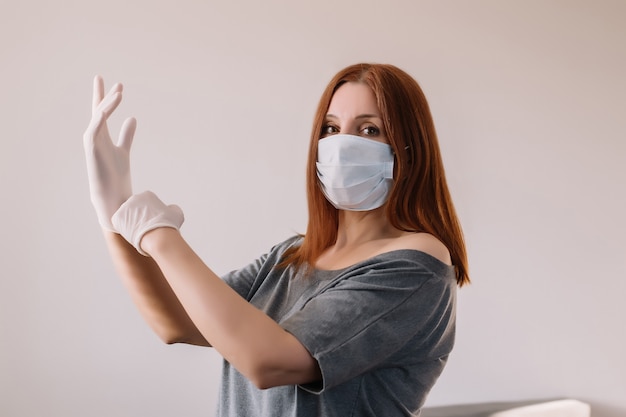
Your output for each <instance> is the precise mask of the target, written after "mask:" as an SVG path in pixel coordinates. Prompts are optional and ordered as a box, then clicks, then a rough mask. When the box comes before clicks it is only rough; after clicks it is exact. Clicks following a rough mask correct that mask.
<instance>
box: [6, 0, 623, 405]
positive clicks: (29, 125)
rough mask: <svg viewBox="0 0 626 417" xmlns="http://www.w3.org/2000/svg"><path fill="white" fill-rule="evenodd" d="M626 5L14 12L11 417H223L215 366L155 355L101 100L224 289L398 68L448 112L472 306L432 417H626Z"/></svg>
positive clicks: (70, 6) (81, 5)
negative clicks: (95, 135) (377, 73)
mask: <svg viewBox="0 0 626 417" xmlns="http://www.w3.org/2000/svg"><path fill="white" fill-rule="evenodd" d="M624 21H626V2H624V1H620V0H615V1H610V0H602V1H596V0H593V1H592V0H587V1H574V0H572V1H566V0H545V1H539V0H531V1H526V0H524V1H522V0H517V1H513V0H511V1H499V0H493V1H490V0H474V1H461V0H459V1H452V0H430V1H414V0H390V1H385V2H382V1H373V0H368V1H364V0H339V1H338V0H333V1H330V0H319V1H308V2H295V1H294V2H290V1H279V0H270V1H264V2H257V1H252V0H248V1H239V2H236V1H232V2H230V1H213V2H208V1H193V0H179V1H176V2H174V1H169V2H168V1H163V0H156V1H155V0H138V1H126V0H124V1H122V0H111V1H107V2H95V1H79V0H74V1H55V2H51V1H44V0H27V1H20V2H17V1H8V0H2V2H1V3H0V60H1V61H0V63H1V65H0V83H1V85H2V89H1V93H0V141H1V147H0V190H1V193H2V204H1V205H0V219H1V220H2V236H3V239H1V240H0V262H1V265H2V269H1V273H0V276H1V278H0V415H2V416H6V417H13V416H20V417H22V416H24V417H26V416H28V417H31V416H64V417H70V416H86V415H88V416H92V417H100V416H102V417H104V416H107V417H108V416H113V415H115V416H117V417H125V416H147V415H150V416H155V417H159V416H171V415H181V416H182V415H185V416H208V415H212V413H213V408H214V404H215V401H216V392H217V386H218V380H219V374H220V371H219V358H218V357H217V355H215V354H214V353H213V352H210V351H208V350H204V349H201V348H193V347H186V346H165V345H163V344H161V343H160V342H159V341H158V340H157V338H156V337H155V336H154V335H153V334H152V333H151V332H150V330H149V329H148V328H147V326H145V325H144V324H143V322H142V321H141V319H140V318H139V316H138V314H137V313H136V311H135V309H134V307H133V305H132V304H131V303H130V301H129V298H128V297H127V295H126V293H125V292H124V290H123V288H122V287H121V284H120V283H119V281H118V279H117V278H116V276H115V275H114V273H113V269H112V266H111V264H110V263H109V261H108V259H107V255H106V252H105V247H104V244H103V242H102V240H101V237H100V233H99V229H98V225H97V222H96V218H95V215H94V214H93V211H92V208H91V205H90V202H89V196H88V189H87V180H86V174H85V167H84V160H83V154H82V143H81V139H82V132H83V130H84V128H85V127H86V125H87V123H88V121H89V116H90V114H89V113H90V99H91V80H92V77H93V76H94V75H95V74H98V73H99V74H102V75H103V76H104V77H105V81H106V82H107V85H108V86H110V85H111V84H112V83H113V82H115V81H122V82H123V83H124V84H125V86H126V93H125V98H124V102H123V104H122V106H121V107H120V108H119V109H118V111H117V113H116V114H115V117H114V118H113V120H112V127H113V130H117V129H119V126H120V125H121V122H122V120H123V118H125V117H127V116H131V115H132V116H136V117H137V118H138V121H139V125H138V131H137V135H136V138H135V145H134V150H133V155H132V163H133V170H134V171H133V174H134V186H135V190H137V191H141V190H144V189H146V188H150V189H153V190H154V191H156V192H157V193H158V194H159V195H160V196H161V197H162V198H163V199H164V200H166V201H169V202H176V203H178V204H179V205H181V206H182V207H183V208H184V210H185V213H186V217H187V221H186V224H185V226H184V228H183V232H184V235H185V236H186V237H187V238H188V240H189V241H190V242H191V244H192V245H193V247H194V248H195V249H196V250H197V251H198V253H199V254H200V255H201V256H202V257H203V258H204V259H205V260H206V262H207V263H208V264H209V265H211V266H212V267H213V268H214V269H215V270H217V271H218V272H226V271H227V270H230V269H232V268H236V267H239V266H242V265H243V264H245V263H246V262H247V261H249V260H251V259H252V258H254V257H256V256H257V255H259V254H260V253H262V252H263V251H265V250H267V249H268V248H269V247H270V246H271V245H273V244H274V243H276V242H277V241H279V240H281V239H283V238H286V237H288V236H289V235H291V234H292V233H294V232H302V231H304V228H305V223H306V205H305V196H304V191H303V186H304V175H303V174H304V170H303V164H304V161H305V154H306V148H307V145H306V143H307V140H308V136H309V125H310V122H311V120H312V115H313V110H314V107H315V105H316V103H317V99H318V96H319V94H320V93H321V90H322V88H323V87H324V85H325V84H326V83H327V82H328V80H329V79H330V77H331V76H332V75H333V74H334V73H335V72H336V71H337V70H339V69H340V68H342V67H344V66H346V65H348V64H352V63H355V62H359V61H373V62H385V63H393V64H395V65H397V66H399V67H401V68H403V69H405V70H406V71H408V72H409V73H411V74H412V75H413V76H414V77H415V78H416V79H417V80H418V81H419V82H420V83H421V85H422V86H423V88H424V90H425V92H426V94H427V96H428V97H429V99H430V103H431V107H432V110H433V113H434V116H435V121H436V124H437V126H438V132H439V135H440V140H441V146H442V148H443V149H442V150H443V153H444V158H445V163H446V166H447V172H448V177H449V181H450V186H451V188H452V192H453V196H454V198H455V201H456V204H457V208H458V211H459V214H460V216H461V220H462V222H463V225H464V227H465V231H466V235H467V236H466V237H467V242H468V246H469V255H470V262H471V272H472V276H473V279H474V284H473V285H472V286H470V287H468V288H466V289H463V290H461V291H460V304H459V311H458V313H459V319H458V325H459V326H458V327H459V328H458V342H457V347H456V350H455V352H454V354H453V356H452V357H451V359H450V362H449V366H448V367H447V369H446V370H445V372H444V374H443V376H442V377H441V379H440V382H439V384H438V385H437V386H436V387H435V389H434V390H433V392H432V395H431V397H430V399H429V402H428V403H429V404H430V405H440V404H453V403H461V402H480V401H497V400H502V401H506V400H520V399H531V398H548V397H563V396H565V397H575V398H578V399H581V400H584V401H588V402H590V403H591V404H592V406H593V408H594V416H600V417H617V416H623V415H625V414H626V360H625V359H624V352H626V326H625V325H624V317H626V307H625V305H626V303H625V302H624V296H625V294H626V243H625V240H624V236H625V234H626V222H625V220H624V217H623V216H624V214H623V213H625V212H626V195H625V184H626V168H625V162H626V117H625V116H626V99H625V97H626V77H625V76H624V74H626V45H625V43H626V25H624Z"/></svg>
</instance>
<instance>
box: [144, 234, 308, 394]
mask: <svg viewBox="0 0 626 417" xmlns="http://www.w3.org/2000/svg"><path fill="white" fill-rule="evenodd" d="M141 247H142V249H143V250H145V251H146V252H147V253H149V254H150V255H151V256H152V258H153V259H154V260H155V261H156V262H157V264H158V266H159V268H160V270H161V271H162V273H163V275H164V276H165V277H166V279H167V281H168V282H169V285H170V286H171V288H172V290H173V291H174V293H175V294H176V297H177V298H178V299H179V300H180V302H181V303H182V305H183V306H184V309H185V310H186V312H187V314H189V317H190V318H191V320H192V321H193V322H194V324H195V326H196V328H197V329H198V330H199V331H200V333H201V334H202V335H203V336H204V338H205V339H206V340H207V341H208V342H209V343H210V344H211V345H212V346H213V347H215V349H217V351H218V352H219V353H220V354H221V355H222V356H223V357H224V358H225V359H226V360H227V361H229V362H230V363H231V364H232V365H233V366H234V367H235V368H236V369H237V370H238V371H239V372H241V373H242V374H244V375H245V376H246V377H248V378H249V379H250V380H251V381H252V382H253V383H255V384H256V385H257V386H258V387H260V388H267V387H271V386H276V385H286V384H298V383H305V382H311V381H315V380H317V379H319V377H320V374H319V368H318V365H317V362H316V361H315V359H314V358H312V357H311V355H310V354H309V352H308V351H307V350H306V349H305V348H304V346H302V344H301V343H300V342H299V341H298V340H297V339H296V338H295V337H294V336H293V335H291V334H290V333H288V332H287V331H285V330H284V329H283V328H282V327H280V326H279V325H278V324H277V323H276V322H275V321H274V320H272V319H271V318H270V317H269V316H267V315H266V314H265V313H263V312H262V311H260V310H258V309H257V308H255V307H254V306H252V305H251V304H250V303H248V302H247V301H246V300H244V299H243V298H241V297H240V296H239V294H237V293H236V292H235V291H234V290H233V289H232V288H230V287H229V286H228V285H227V284H226V283H224V282H223V281H222V280H221V279H220V278H219V277H218V276H217V275H216V274H215V273H213V272H212V271H211V270H210V269H209V268H208V267H207V266H206V265H205V264H204V262H202V260H201V259H200V258H199V257H198V256H197V255H196V254H195V253H194V252H193V250H192V249H191V248H190V247H189V245H187V243H186V242H185V240H184V239H183V238H182V237H181V235H180V233H179V232H178V231H177V230H175V229H172V228H159V229H155V230H152V231H150V232H148V233H146V234H145V235H144V237H143V240H142V242H141Z"/></svg>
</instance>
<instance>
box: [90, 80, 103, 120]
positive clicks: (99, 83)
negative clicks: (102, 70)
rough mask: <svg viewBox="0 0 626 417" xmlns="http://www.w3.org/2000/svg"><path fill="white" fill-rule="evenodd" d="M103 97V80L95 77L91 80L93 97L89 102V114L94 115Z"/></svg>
mask: <svg viewBox="0 0 626 417" xmlns="http://www.w3.org/2000/svg"><path fill="white" fill-rule="evenodd" d="M102 97H104V80H103V79H102V77H101V76H100V75H96V76H95V77H94V79H93V97H92V102H91V114H92V115H94V114H95V112H96V109H97V108H98V105H99V104H100V102H101V101H102Z"/></svg>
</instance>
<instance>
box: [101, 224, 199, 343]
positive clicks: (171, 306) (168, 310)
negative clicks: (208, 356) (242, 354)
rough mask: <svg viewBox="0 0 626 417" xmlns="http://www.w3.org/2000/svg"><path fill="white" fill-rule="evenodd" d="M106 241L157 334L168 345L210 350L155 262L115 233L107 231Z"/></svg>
mask: <svg viewBox="0 0 626 417" xmlns="http://www.w3.org/2000/svg"><path fill="white" fill-rule="evenodd" d="M104 237H105V241H106V243H107V247H108V249H109V252H110V254H111V258H112V259H113V263H114V265H115V268H116V270H117V272H118V274H119V275H120V277H121V279H122V282H123V284H124V286H125V287H126V289H127V290H128V292H129V293H130V296H131V298H132V300H133V302H134V304H135V305H136V306H137V308H138V309H139V312H140V313H141V315H142V316H143V318H144V320H145V321H146V322H147V323H148V324H149V325H150V327H151V328H152V329H153V330H154V332H155V333H156V334H157V335H158V336H159V337H160V338H161V339H162V340H163V341H164V342H166V343H187V344H192V345H199V346H210V345H209V344H208V342H207V341H206V340H205V339H204V337H203V336H202V334H201V333H200V332H199V331H198V329H197V328H196V326H195V325H194V324H193V322H192V321H191V319H190V318H189V316H188V314H187V312H186V311H185V309H184V308H183V306H182V305H181V303H180V301H179V300H178V298H177V297H176V294H174V292H173V291H172V288H171V287H170V285H169V284H168V282H167V280H166V279H165V278H164V276H163V273H162V272H161V270H160V269H159V266H158V265H157V264H156V263H155V262H154V260H153V259H151V258H147V257H145V256H143V255H141V254H139V253H138V252H137V250H136V249H135V248H134V247H133V246H132V245H130V244H129V243H128V242H126V240H124V238H123V237H122V236H120V235H118V234H116V233H112V232H108V231H104Z"/></svg>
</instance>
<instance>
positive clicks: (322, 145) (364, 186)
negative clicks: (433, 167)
mask: <svg viewBox="0 0 626 417" xmlns="http://www.w3.org/2000/svg"><path fill="white" fill-rule="evenodd" d="M317 177H318V178H319V180H320V184H321V187H322V191H323V192H324V195H325V196H326V198H327V199H328V201H330V202H331V203H332V204H333V206H335V207H336V208H338V209H342V210H350V211H367V210H373V209H375V208H378V207H380V206H382V205H383V204H385V201H387V197H388V196H389V191H390V190H391V185H392V183H393V152H392V151H391V146H389V145H388V144H386V143H382V142H377V141H375V140H372V139H365V138H362V137H360V136H354V135H344V134H337V135H332V136H329V137H327V138H324V139H321V140H320V141H319V143H318V145H317Z"/></svg>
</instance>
